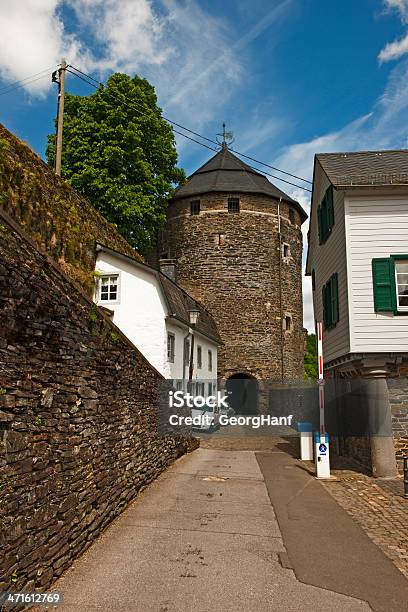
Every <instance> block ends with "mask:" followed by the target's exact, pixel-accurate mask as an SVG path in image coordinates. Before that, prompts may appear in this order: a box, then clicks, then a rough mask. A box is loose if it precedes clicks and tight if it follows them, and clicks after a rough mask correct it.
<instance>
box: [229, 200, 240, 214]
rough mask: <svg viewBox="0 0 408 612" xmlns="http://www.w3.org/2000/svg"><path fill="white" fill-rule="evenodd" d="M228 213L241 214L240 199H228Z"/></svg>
mask: <svg viewBox="0 0 408 612" xmlns="http://www.w3.org/2000/svg"><path fill="white" fill-rule="evenodd" d="M228 212H229V213H239V198H228Z"/></svg>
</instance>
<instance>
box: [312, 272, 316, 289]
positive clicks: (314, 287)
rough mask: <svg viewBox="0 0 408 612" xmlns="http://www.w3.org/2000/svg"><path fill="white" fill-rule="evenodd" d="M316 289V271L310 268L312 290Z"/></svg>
mask: <svg viewBox="0 0 408 612" xmlns="http://www.w3.org/2000/svg"><path fill="white" fill-rule="evenodd" d="M315 289H316V272H315V271H314V270H312V290H313V291H314V290H315Z"/></svg>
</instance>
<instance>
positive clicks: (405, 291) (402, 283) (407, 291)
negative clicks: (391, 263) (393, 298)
mask: <svg viewBox="0 0 408 612" xmlns="http://www.w3.org/2000/svg"><path fill="white" fill-rule="evenodd" d="M395 286H396V289H397V308H398V310H399V311H408V260H405V261H404V260H398V259H397V260H396V261H395Z"/></svg>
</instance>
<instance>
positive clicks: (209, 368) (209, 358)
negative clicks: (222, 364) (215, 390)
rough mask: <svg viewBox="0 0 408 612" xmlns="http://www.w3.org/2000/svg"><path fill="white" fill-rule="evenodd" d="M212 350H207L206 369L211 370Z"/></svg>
mask: <svg viewBox="0 0 408 612" xmlns="http://www.w3.org/2000/svg"><path fill="white" fill-rule="evenodd" d="M212 368H213V366H212V351H208V371H209V372H212Z"/></svg>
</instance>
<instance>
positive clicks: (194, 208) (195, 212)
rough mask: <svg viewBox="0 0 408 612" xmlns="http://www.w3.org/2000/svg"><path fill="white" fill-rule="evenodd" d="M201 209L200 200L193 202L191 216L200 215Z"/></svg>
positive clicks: (191, 203)
mask: <svg viewBox="0 0 408 612" xmlns="http://www.w3.org/2000/svg"><path fill="white" fill-rule="evenodd" d="M200 208H201V206H200V200H193V201H192V202H190V215H199V214H200Z"/></svg>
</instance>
